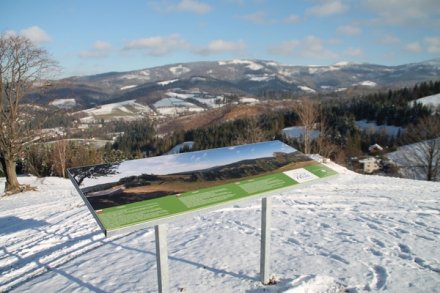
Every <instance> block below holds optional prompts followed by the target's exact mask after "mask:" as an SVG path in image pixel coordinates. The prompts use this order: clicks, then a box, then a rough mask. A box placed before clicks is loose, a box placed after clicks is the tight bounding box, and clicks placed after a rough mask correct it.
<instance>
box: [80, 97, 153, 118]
mask: <svg viewBox="0 0 440 293" xmlns="http://www.w3.org/2000/svg"><path fill="white" fill-rule="evenodd" d="M81 112H82V113H85V114H87V116H86V117H84V118H81V122H83V123H89V122H94V121H100V120H102V119H104V120H118V119H125V120H130V119H139V118H142V117H143V116H144V114H145V113H149V114H152V113H153V110H151V108H150V107H148V106H145V105H141V104H139V103H136V101H135V100H128V101H124V102H119V103H112V104H105V105H101V106H98V107H94V108H90V109H87V110H83V111H81Z"/></svg>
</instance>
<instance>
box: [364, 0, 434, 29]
mask: <svg viewBox="0 0 440 293" xmlns="http://www.w3.org/2000/svg"><path fill="white" fill-rule="evenodd" d="M364 4H365V5H366V6H367V7H368V8H369V9H370V10H372V11H373V12H375V13H376V14H377V15H378V17H379V18H378V19H377V20H378V21H380V22H382V23H386V24H392V25H401V24H426V23H433V22H436V21H438V19H437V17H438V15H439V13H440V1H438V0H417V1H415V0H389V1H384V0H364Z"/></svg>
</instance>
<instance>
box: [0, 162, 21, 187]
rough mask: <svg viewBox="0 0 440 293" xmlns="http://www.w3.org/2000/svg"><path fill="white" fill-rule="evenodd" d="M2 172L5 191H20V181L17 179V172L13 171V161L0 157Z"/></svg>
mask: <svg viewBox="0 0 440 293" xmlns="http://www.w3.org/2000/svg"><path fill="white" fill-rule="evenodd" d="M0 162H1V164H2V168H3V172H4V173H5V177H6V185H5V192H12V193H15V192H18V191H20V183H18V180H17V172H16V171H15V161H14V160H7V159H5V158H0Z"/></svg>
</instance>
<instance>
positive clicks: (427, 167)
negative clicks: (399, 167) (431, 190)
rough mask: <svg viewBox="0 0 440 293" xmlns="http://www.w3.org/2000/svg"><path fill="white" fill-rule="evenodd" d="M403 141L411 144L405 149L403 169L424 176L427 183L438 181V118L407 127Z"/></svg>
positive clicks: (439, 144)
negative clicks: (411, 170)
mask: <svg viewBox="0 0 440 293" xmlns="http://www.w3.org/2000/svg"><path fill="white" fill-rule="evenodd" d="M405 141H406V142H407V143H412V145H411V146H410V147H406V148H405V150H406V152H405V160H406V162H407V163H406V164H405V166H404V167H407V168H412V169H413V170H417V171H420V172H422V173H423V174H426V177H425V179H426V180H428V181H439V180H440V116H439V115H435V116H430V117H425V118H422V119H420V120H419V121H418V123H417V124H415V125H411V126H409V127H408V129H407V132H406V135H405Z"/></svg>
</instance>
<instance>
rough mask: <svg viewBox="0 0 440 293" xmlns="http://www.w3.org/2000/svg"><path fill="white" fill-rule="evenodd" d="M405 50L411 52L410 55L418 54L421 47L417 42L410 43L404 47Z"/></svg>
mask: <svg viewBox="0 0 440 293" xmlns="http://www.w3.org/2000/svg"><path fill="white" fill-rule="evenodd" d="M404 48H405V50H407V51H409V52H412V53H420V52H422V50H423V49H422V46H421V45H420V43H419V42H412V43H408V44H406V45H405V47H404Z"/></svg>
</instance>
